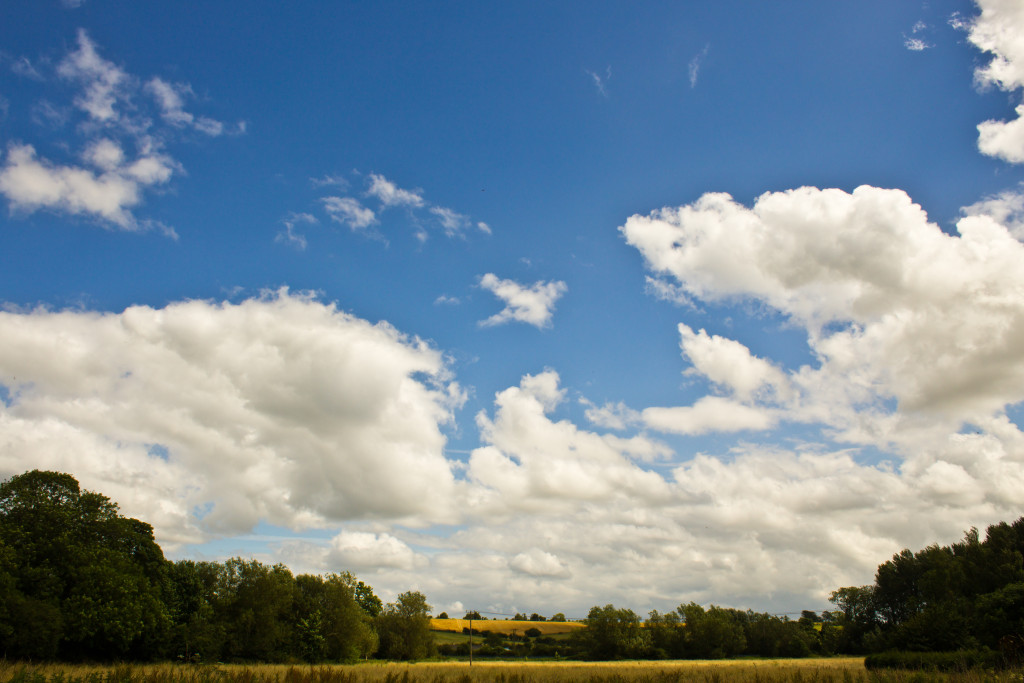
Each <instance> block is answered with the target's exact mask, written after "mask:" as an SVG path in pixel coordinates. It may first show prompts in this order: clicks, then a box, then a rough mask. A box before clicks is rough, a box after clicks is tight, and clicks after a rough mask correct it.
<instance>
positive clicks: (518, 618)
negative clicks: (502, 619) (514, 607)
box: [512, 612, 529, 621]
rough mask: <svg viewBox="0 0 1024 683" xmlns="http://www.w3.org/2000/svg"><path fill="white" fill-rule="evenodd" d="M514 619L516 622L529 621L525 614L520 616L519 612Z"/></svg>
mask: <svg viewBox="0 0 1024 683" xmlns="http://www.w3.org/2000/svg"><path fill="white" fill-rule="evenodd" d="M512 619H513V620H514V621H529V619H528V618H527V617H526V615H525V614H520V613H519V612H516V615H515V616H514V617H512Z"/></svg>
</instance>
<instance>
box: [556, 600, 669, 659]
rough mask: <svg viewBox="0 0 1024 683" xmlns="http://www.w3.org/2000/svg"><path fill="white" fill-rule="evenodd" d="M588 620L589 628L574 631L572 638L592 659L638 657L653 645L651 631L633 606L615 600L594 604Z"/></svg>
mask: <svg viewBox="0 0 1024 683" xmlns="http://www.w3.org/2000/svg"><path fill="white" fill-rule="evenodd" d="M586 624H587V628H585V629H579V630H577V631H573V633H572V640H573V641H574V643H575V645H576V646H577V647H578V648H580V650H581V651H582V652H583V654H584V655H585V656H587V657H588V658H590V659H632V658H638V657H642V656H644V654H645V653H646V652H647V651H648V650H649V648H650V638H649V635H648V634H647V633H646V632H645V631H644V629H643V628H642V627H641V624H640V617H639V616H637V615H636V613H635V612H633V610H630V609H617V608H616V607H615V606H614V605H611V604H609V605H605V606H604V607H591V608H590V612H589V613H588V614H587V619H586Z"/></svg>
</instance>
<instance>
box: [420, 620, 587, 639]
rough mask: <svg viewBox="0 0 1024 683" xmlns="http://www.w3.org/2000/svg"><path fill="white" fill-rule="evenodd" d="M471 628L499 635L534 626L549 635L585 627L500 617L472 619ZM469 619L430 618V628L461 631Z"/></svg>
mask: <svg viewBox="0 0 1024 683" xmlns="http://www.w3.org/2000/svg"><path fill="white" fill-rule="evenodd" d="M472 624H473V630H474V631H478V632H480V633H482V632H484V631H490V632H491V633H500V634H501V635H512V634H516V635H522V634H524V633H526V631H527V630H528V629H531V628H535V629H537V630H538V631H540V633H541V635H544V636H550V635H556V634H560V633H571V632H572V631H576V630H578V629H581V628H586V625H585V624H582V623H580V622H578V621H514V620H501V619H474V620H473V621H472ZM469 625H470V621H469V619H431V620H430V628H431V630H433V631H452V632H455V633H461V632H462V629H464V628H469Z"/></svg>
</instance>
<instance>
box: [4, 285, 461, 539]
mask: <svg viewBox="0 0 1024 683" xmlns="http://www.w3.org/2000/svg"><path fill="white" fill-rule="evenodd" d="M0 336H2V337H3V339H4V344H3V346H2V348H0V383H2V384H3V385H5V386H6V387H7V391H8V396H9V399H8V400H7V401H5V402H4V404H2V405H0V469H2V471H3V472H4V474H5V475H10V474H13V473H16V472H18V471H21V470H23V469H24V468H25V467H26V465H31V466H33V467H41V468H50V469H62V470H66V471H71V472H74V473H75V474H76V475H78V476H79V477H80V478H81V479H82V481H83V483H84V484H85V485H86V486H87V487H89V488H94V489H98V490H102V491H104V492H106V493H108V494H109V495H111V496H113V497H115V499H118V500H121V501H122V502H123V503H124V504H125V507H126V509H128V510H129V511H130V512H131V513H132V514H136V515H138V516H140V517H143V518H146V519H149V520H151V521H153V523H154V524H155V525H156V526H157V529H158V532H159V533H160V538H161V540H162V541H165V542H166V541H172V542H173V541H181V540H184V539H188V538H194V537H196V535H197V534H198V533H199V531H200V530H202V531H206V532H219V533H238V532H243V531H248V530H250V529H251V528H252V527H253V526H254V525H255V524H256V522H257V521H258V520H260V519H264V520H267V521H269V522H271V523H275V524H279V525H285V526H291V527H305V526H323V525H324V524H327V523H328V522H336V521H339V520H345V519H363V518H387V519H403V518H411V519H413V520H414V521H417V522H421V521H424V520H427V521H444V520H446V519H451V518H452V517H453V514H454V513H453V511H452V505H453V493H454V490H455V487H456V483H455V480H454V477H453V475H452V472H451V469H450V466H449V463H448V461H447V460H446V459H445V457H444V455H443V452H442V449H443V448H444V444H445V437H444V435H443V434H442V432H441V426H442V425H443V424H444V423H446V422H447V421H449V420H450V418H451V410H452V408H453V407H454V406H456V405H458V404H459V402H460V401H461V400H462V393H461V391H460V389H459V388H458V385H456V384H454V383H452V382H451V381H450V380H449V378H448V376H447V370H446V366H445V362H444V359H443V358H442V356H441V354H440V353H439V352H437V351H436V350H434V349H432V348H431V347H429V346H428V345H427V344H425V343H424V342H421V341H419V340H417V339H414V338H408V337H405V336H403V335H402V334H400V333H399V332H397V331H396V330H394V329H393V328H391V327H389V326H388V325H387V324H383V323H382V324H377V325H373V324H370V323H368V322H366V321H364V320H360V319H358V318H354V317H352V316H350V315H347V314H345V313H342V312H340V311H338V310H337V309H336V308H335V307H334V306H332V305H327V304H323V303H320V302H318V301H316V300H315V299H312V298H310V297H306V296H299V295H294V294H290V293H288V292H286V291H282V292H278V293H275V294H268V295H266V296H264V297H261V298H258V299H250V300H248V301H244V302H242V303H240V304H227V303H223V304H216V303H211V302H205V301H188V302H181V303H176V304H172V305H169V306H167V307H166V308H163V309H152V308H148V307H145V306H135V307H131V308H128V309H127V310H125V311H123V312H122V313H118V314H114V313H108V314H100V313H90V312H81V311H60V312H50V311H45V310H37V311H28V312H5V313H0Z"/></svg>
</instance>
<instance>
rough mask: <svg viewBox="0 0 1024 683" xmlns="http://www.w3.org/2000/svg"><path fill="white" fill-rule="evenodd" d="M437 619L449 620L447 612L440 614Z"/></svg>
mask: <svg viewBox="0 0 1024 683" xmlns="http://www.w3.org/2000/svg"><path fill="white" fill-rule="evenodd" d="M437 618H438V619H447V618H448V613H447V612H441V613H440V614H438V615H437Z"/></svg>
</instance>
